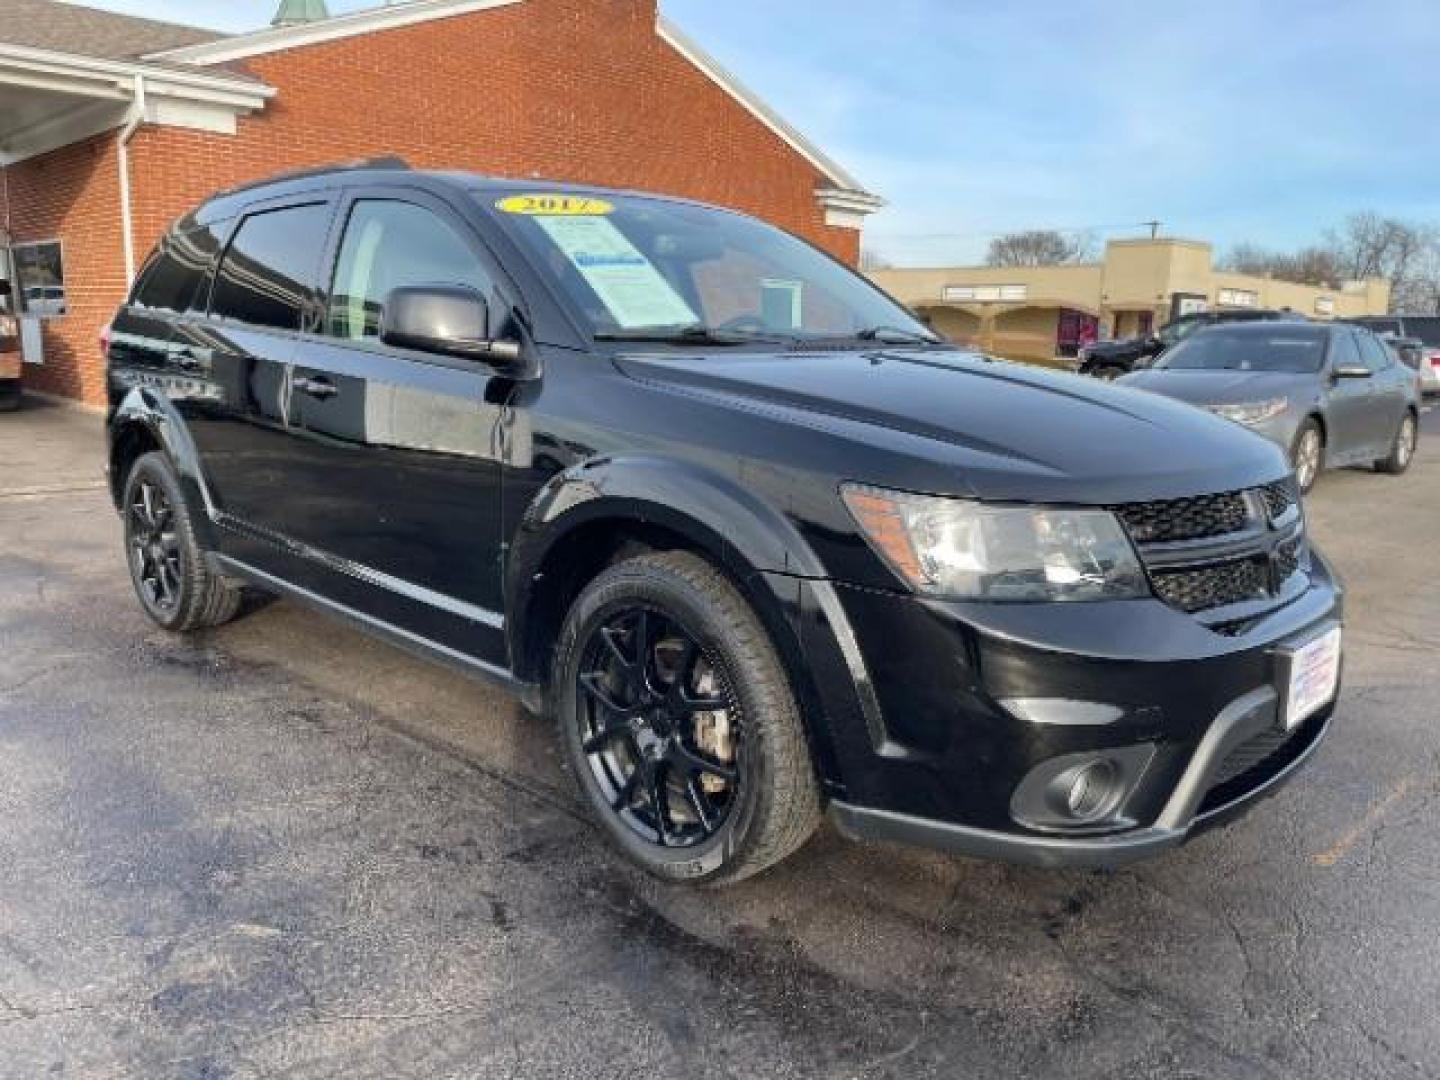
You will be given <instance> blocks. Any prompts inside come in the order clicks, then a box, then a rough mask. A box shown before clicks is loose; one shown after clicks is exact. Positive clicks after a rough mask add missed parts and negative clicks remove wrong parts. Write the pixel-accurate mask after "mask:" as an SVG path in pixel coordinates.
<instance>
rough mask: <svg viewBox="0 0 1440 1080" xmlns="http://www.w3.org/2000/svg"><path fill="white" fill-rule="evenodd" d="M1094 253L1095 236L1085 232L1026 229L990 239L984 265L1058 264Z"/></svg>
mask: <svg viewBox="0 0 1440 1080" xmlns="http://www.w3.org/2000/svg"><path fill="white" fill-rule="evenodd" d="M1094 253H1095V237H1094V236H1093V235H1092V234H1090V233H1088V232H1079V233H1065V232H1061V231H1059V230H1058V229H1028V230H1026V231H1024V232H1014V233H1006V234H1005V235H1004V236H997V237H996V238H995V239H994V240H991V241H990V250H989V252H988V253H987V254H986V256H985V263H986V265H987V266H1059V265H1061V264H1062V263H1075V262H1083V261H1084V260H1085V259H1088V258H1091V257H1093V255H1094Z"/></svg>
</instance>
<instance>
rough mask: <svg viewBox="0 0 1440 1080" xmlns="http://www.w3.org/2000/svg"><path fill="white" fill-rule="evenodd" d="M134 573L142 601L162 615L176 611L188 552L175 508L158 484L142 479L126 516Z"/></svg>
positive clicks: (145, 478)
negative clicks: (181, 543)
mask: <svg viewBox="0 0 1440 1080" xmlns="http://www.w3.org/2000/svg"><path fill="white" fill-rule="evenodd" d="M125 533H126V540H127V542H128V546H129V549H130V563H131V566H130V572H131V574H132V575H133V576H134V579H135V587H136V589H137V590H138V591H139V593H140V599H141V600H142V601H143V602H144V603H145V606H146V607H147V608H150V609H152V610H154V611H156V612H158V613H161V614H162V615H169V614H171V613H173V612H174V611H175V609H176V608H177V607H178V606H179V603H180V590H181V588H182V586H183V584H184V581H185V552H184V551H183V550H182V549H181V547H180V538H179V536H178V535H177V534H176V532H175V507H174V506H173V505H172V504H171V502H170V497H169V496H168V495H167V494H166V493H165V490H164V489H163V488H162V487H160V485H159V484H158V483H156V482H155V481H154V480H152V479H150V478H148V477H140V478H139V481H138V482H137V483H136V484H134V485H132V487H131V490H130V502H129V506H128V507H127V508H126V516H125Z"/></svg>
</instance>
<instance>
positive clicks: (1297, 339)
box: [1155, 323, 1327, 372]
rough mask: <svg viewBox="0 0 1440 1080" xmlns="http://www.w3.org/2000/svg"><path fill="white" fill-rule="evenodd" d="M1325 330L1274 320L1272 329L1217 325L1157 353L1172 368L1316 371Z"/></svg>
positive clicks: (1321, 358) (1322, 354)
mask: <svg viewBox="0 0 1440 1080" xmlns="http://www.w3.org/2000/svg"><path fill="white" fill-rule="evenodd" d="M1326 337H1327V333H1326V331H1325V330H1324V329H1322V328H1320V327H1312V326H1294V325H1285V324H1283V323H1277V324H1276V325H1275V328H1274V329H1273V330H1268V331H1266V330H1260V329H1259V328H1258V327H1256V328H1253V329H1248V328H1247V329H1228V328H1226V327H1225V326H1223V325H1222V326H1217V327H1214V328H1212V329H1209V330H1206V331H1205V332H1204V333H1200V334H1195V335H1194V336H1193V337H1189V338H1187V339H1186V340H1184V341H1182V342H1181V343H1180V344H1179V345H1177V346H1175V348H1173V349H1171V350H1169V351H1168V352H1164V353H1161V354H1160V359H1159V360H1158V361H1157V362H1156V364H1155V366H1156V367H1157V368H1168V369H1170V370H1172V371H1294V372H1305V371H1319V370H1320V365H1321V363H1322V362H1323V361H1324V359H1325V339H1326Z"/></svg>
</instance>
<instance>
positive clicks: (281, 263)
mask: <svg viewBox="0 0 1440 1080" xmlns="http://www.w3.org/2000/svg"><path fill="white" fill-rule="evenodd" d="M329 224H330V208H329V207H328V206H327V205H325V204H324V203H314V204H311V205H307V206H290V207H286V208H285V209H283V210H266V211H262V212H261V213H258V214H251V215H250V216H249V217H247V218H246V219H245V220H244V221H243V222H241V223H240V228H239V229H238V230H237V231H236V233H235V238H234V239H233V240H232V241H230V247H229V249H228V250H227V251H226V252H225V258H224V259H223V260H222V261H221V263H220V270H219V272H218V273H217V274H216V275H215V287H214V289H213V290H212V293H211V297H210V314H212V315H215V316H217V317H219V318H222V319H235V320H236V321H238V322H243V323H249V324H250V325H251V326H264V327H271V328H274V329H276V330H299V329H301V328H302V323H303V318H304V313H305V307H306V303H307V302H308V301H309V300H310V299H311V298H312V297H313V296H314V295H315V293H316V291H317V288H318V277H319V267H320V253H321V251H323V250H324V247H325V234H326V231H327V229H328V228H329Z"/></svg>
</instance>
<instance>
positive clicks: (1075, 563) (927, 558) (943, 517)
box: [841, 484, 1150, 601]
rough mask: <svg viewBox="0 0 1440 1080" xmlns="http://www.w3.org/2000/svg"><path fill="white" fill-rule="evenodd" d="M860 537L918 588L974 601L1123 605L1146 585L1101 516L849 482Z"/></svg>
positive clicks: (1119, 535) (1119, 532)
mask: <svg viewBox="0 0 1440 1080" xmlns="http://www.w3.org/2000/svg"><path fill="white" fill-rule="evenodd" d="M841 492H842V494H843V496H844V498H845V505H846V506H848V507H849V508H850V513H851V514H853V515H854V517H855V521H856V522H857V523H858V524H859V526H860V528H861V530H862V531H863V532H864V534H865V536H866V538H867V539H868V540H869V541H870V543H871V545H872V546H873V547H874V548H875V550H876V551H878V552H879V553H880V555H881V556H882V557H883V558H884V559H885V561H886V562H887V563H889V564H890V566H891V567H892V568H893V569H894V570H895V572H896V573H897V574H899V575H900V576H901V577H902V578H904V579H905V581H906V582H908V583H909V584H910V586H911V587H912V588H914V589H915V590H916V591H917V592H923V593H928V594H930V595H934V596H948V597H954V598H957V599H971V600H1020V601H1035V600H1129V599H1134V598H1136V597H1141V596H1148V595H1149V594H1150V589H1149V586H1148V584H1147V583H1146V580H1145V572H1144V571H1143V570H1142V569H1141V567H1140V561H1139V559H1138V558H1137V557H1136V555H1135V549H1134V547H1133V546H1131V544H1130V539H1129V537H1128V536H1126V534H1125V530H1124V529H1123V528H1122V527H1121V525H1120V522H1119V521H1118V520H1116V518H1115V515H1114V514H1111V513H1110V512H1109V511H1106V510H1062V509H1043V508H1039V507H1020V506H990V505H988V504H985V503H978V502H970V501H967V500H963V499H944V498H937V497H934V496H928V495H909V494H905V493H902V492H897V491H884V490H881V489H879V488H872V487H862V486H860V485H858V484H846V485H844V487H843V488H842V489H841Z"/></svg>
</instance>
